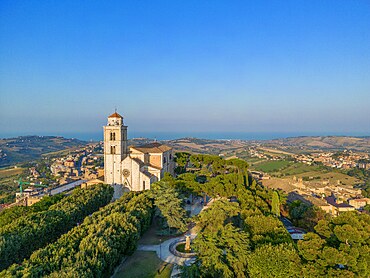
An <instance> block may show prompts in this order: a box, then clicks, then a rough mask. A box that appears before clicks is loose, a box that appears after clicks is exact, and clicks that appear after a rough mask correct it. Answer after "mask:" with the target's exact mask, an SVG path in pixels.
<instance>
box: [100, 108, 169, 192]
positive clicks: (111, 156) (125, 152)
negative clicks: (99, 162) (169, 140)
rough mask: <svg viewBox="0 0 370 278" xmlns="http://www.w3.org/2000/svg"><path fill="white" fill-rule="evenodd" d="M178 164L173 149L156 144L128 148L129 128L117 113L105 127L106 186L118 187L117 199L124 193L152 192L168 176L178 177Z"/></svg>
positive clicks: (116, 189)
mask: <svg viewBox="0 0 370 278" xmlns="http://www.w3.org/2000/svg"><path fill="white" fill-rule="evenodd" d="M174 168H175V162H174V157H173V150H172V148H171V147H169V146H166V145H163V144H160V143H158V142H154V143H151V144H147V145H142V146H128V143H127V126H126V125H124V123H123V118H122V116H121V115H119V114H118V113H117V112H115V113H114V114H112V115H110V116H109V117H108V123H107V125H106V126H104V182H105V183H107V184H111V185H113V187H114V195H115V196H114V198H119V197H120V196H121V195H122V193H123V191H127V190H129V191H142V190H147V189H150V186H151V184H152V183H153V182H156V181H159V180H160V179H161V178H162V177H163V175H164V173H165V172H168V173H170V174H172V175H173V174H174Z"/></svg>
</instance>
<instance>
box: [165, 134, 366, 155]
mask: <svg viewBox="0 0 370 278" xmlns="http://www.w3.org/2000/svg"><path fill="white" fill-rule="evenodd" d="M162 142H163V143H165V144H168V145H170V146H172V147H174V149H175V150H177V151H188V152H195V153H210V154H220V153H228V152H233V151H237V150H241V149H243V148H246V147H250V146H258V147H268V148H272V149H279V150H281V151H288V152H290V153H301V152H305V151H313V150H322V151H326V150H327V151H336V150H338V151H339V150H344V149H348V150H353V151H364V152H370V137H347V136H302V137H291V138H281V139H274V140H212V139H199V138H180V139H175V140H168V141H162Z"/></svg>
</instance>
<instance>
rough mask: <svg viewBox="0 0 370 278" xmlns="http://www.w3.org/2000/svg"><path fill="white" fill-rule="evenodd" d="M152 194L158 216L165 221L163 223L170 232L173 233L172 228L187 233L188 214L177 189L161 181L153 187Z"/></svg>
mask: <svg viewBox="0 0 370 278" xmlns="http://www.w3.org/2000/svg"><path fill="white" fill-rule="evenodd" d="M151 193H152V196H153V198H154V205H155V206H156V208H157V212H158V213H157V214H158V216H160V217H161V218H162V219H163V220H164V221H163V223H164V225H165V226H166V227H167V228H168V232H169V233H170V232H171V228H173V229H177V230H179V231H181V232H184V231H186V229H187V226H186V212H185V210H184V208H183V207H182V204H183V202H182V200H181V198H180V197H179V193H178V192H177V191H176V190H175V188H174V187H173V186H171V185H170V184H169V183H168V182H166V181H163V180H161V181H159V182H157V183H155V184H154V185H153V191H152V192H151Z"/></svg>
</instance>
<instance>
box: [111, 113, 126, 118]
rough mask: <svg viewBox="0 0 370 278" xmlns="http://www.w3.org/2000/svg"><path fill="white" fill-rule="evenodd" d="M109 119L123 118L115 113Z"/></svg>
mask: <svg viewBox="0 0 370 278" xmlns="http://www.w3.org/2000/svg"><path fill="white" fill-rule="evenodd" d="M108 118H121V119H122V118H123V117H122V116H121V115H120V114H118V113H117V112H114V113H113V114H112V115H110V116H109V117H108Z"/></svg>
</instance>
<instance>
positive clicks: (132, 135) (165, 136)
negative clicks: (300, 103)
mask: <svg viewBox="0 0 370 278" xmlns="http://www.w3.org/2000/svg"><path fill="white" fill-rule="evenodd" d="M19 136H62V137H65V138H71V139H79V140H83V141H102V140H103V132H25V133H0V138H1V139H9V138H16V137H19ZM308 136H347V137H369V136H370V132H369V133H366V132H164V131H160V132H128V138H129V139H136V138H147V139H154V140H161V141H166V140H175V139H180V138H198V139H210V140H248V141H254V140H256V141H259V140H272V139H285V138H291V137H308Z"/></svg>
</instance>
